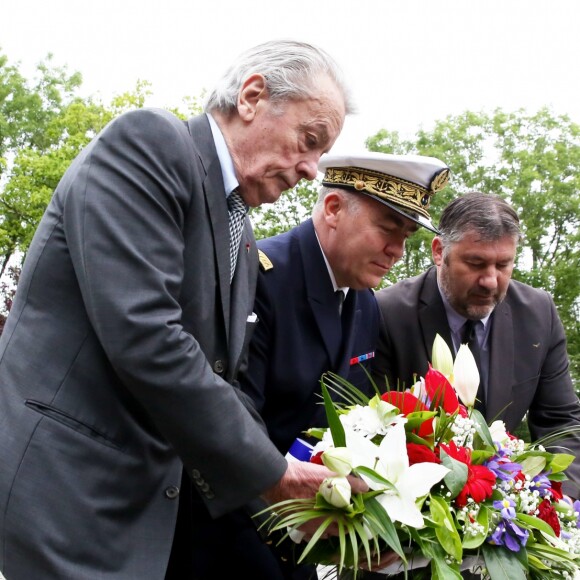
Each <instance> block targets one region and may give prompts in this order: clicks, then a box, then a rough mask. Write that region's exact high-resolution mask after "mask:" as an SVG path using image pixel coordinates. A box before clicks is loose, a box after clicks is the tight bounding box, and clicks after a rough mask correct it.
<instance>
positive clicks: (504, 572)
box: [481, 544, 526, 580]
mask: <svg viewBox="0 0 580 580" xmlns="http://www.w3.org/2000/svg"><path fill="white" fill-rule="evenodd" d="M481 550H482V553H483V557H484V560H485V566H486V568H487V570H488V572H489V575H490V576H491V579H492V580H526V572H525V569H524V568H523V566H522V564H521V562H520V561H519V560H518V558H517V557H516V555H515V554H514V553H513V552H510V551H509V550H506V549H505V548H504V547H503V546H492V545H490V544H483V545H482V546H481ZM522 550H523V548H522Z"/></svg>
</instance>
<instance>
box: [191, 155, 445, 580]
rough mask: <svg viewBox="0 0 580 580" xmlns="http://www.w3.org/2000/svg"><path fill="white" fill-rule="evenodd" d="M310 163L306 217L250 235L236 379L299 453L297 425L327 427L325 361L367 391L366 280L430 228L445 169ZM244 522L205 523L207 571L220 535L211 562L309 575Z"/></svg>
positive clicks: (428, 162)
mask: <svg viewBox="0 0 580 580" xmlns="http://www.w3.org/2000/svg"><path fill="white" fill-rule="evenodd" d="M319 168H320V170H321V171H322V172H323V173H324V178H323V180H322V183H323V187H322V188H321V190H320V194H319V198H318V201H317V203H316V204H315V206H314V208H313V212H312V218H311V219H308V220H306V221H305V222H303V223H302V224H300V225H299V226H297V227H295V228H293V229H291V230H290V231H288V232H286V233H283V234H280V235H278V236H274V237H271V238H268V239H264V240H259V241H258V248H259V254H260V273H259V276H258V286H257V290H256V301H255V304H254V312H255V313H256V315H257V317H258V323H257V325H256V327H255V330H254V334H253V336H252V340H251V343H250V355H249V358H248V366H247V368H245V369H244V370H243V371H242V372H241V373H240V377H239V378H240V385H241V388H242V390H243V391H244V392H245V393H246V394H248V395H249V396H250V397H251V398H252V399H253V400H254V402H255V405H256V408H257V410H258V411H259V412H260V413H261V415H262V417H263V419H264V422H265V424H266V427H267V429H268V433H269V435H270V438H271V439H272V441H273V442H274V444H275V445H276V447H277V448H278V449H279V450H280V451H281V452H282V453H288V452H290V454H292V456H294V457H297V458H299V459H305V460H308V458H309V452H308V443H307V442H306V441H304V439H305V438H304V436H303V432H304V431H305V430H306V429H308V428H309V427H314V426H325V425H326V420H325V415H324V410H323V408H322V406H321V404H320V403H321V398H320V397H321V389H320V378H321V376H322V375H323V373H325V372H327V371H332V372H334V373H336V374H338V375H340V376H342V377H344V378H346V379H348V380H349V381H350V382H352V383H353V384H355V385H356V386H358V387H359V388H361V389H362V390H364V391H366V392H367V393H369V394H371V390H372V389H371V385H370V382H369V380H368V376H367V374H366V373H365V369H370V367H369V363H370V362H371V361H372V358H373V356H374V354H375V347H376V343H377V340H378V322H379V313H378V309H377V305H376V301H375V298H374V292H373V290H372V288H374V287H376V286H378V285H379V283H380V281H381V279H382V278H383V276H385V274H386V273H387V272H388V271H389V270H390V268H391V267H392V266H393V265H394V264H395V263H396V262H397V261H398V260H399V259H400V258H401V257H402V256H403V252H404V248H405V241H406V239H407V238H408V237H409V236H410V235H412V233H413V232H415V231H416V230H417V229H418V227H419V225H418V224H422V225H423V226H425V227H428V228H432V225H431V222H430V219H429V213H428V207H429V201H430V198H431V196H432V195H433V193H434V192H435V191H438V190H439V189H441V188H442V187H443V186H444V185H445V183H446V182H447V177H448V168H447V166H446V165H445V164H444V163H443V162H441V161H439V160H438V159H433V158H430V157H420V156H399V155H385V154H381V153H370V152H365V153H364V154H361V155H351V156H343V155H326V156H323V158H322V159H321V162H320V164H319ZM341 294H342V297H341ZM342 298H343V299H342ZM254 527H255V524H254V523H252V520H251V518H250V517H249V515H247V514H244V513H241V512H239V513H236V514H230V515H227V516H225V517H224V518H223V519H222V520H221V521H218V522H216V523H215V525H214V526H209V527H208V534H207V535H206V537H205V540H206V541H205V542H204V540H203V539H201V538H200V543H199V544H198V545H197V546H196V551H197V552H198V553H199V554H200V558H201V559H203V560H204V561H205V562H206V563H208V564H207V570H208V575H207V576H206V578H207V579H208V580H209V579H210V578H212V576H211V571H212V570H215V568H216V564H215V562H217V561H220V560H221V561H222V562H223V557H222V556H221V550H222V549H223V544H221V543H220V539H223V538H226V537H227V538H228V541H227V542H228V546H229V548H230V550H231V551H230V553H235V554H236V557H235V558H232V559H231V560H230V562H231V564H230V565H229V567H228V564H227V563H225V564H223V565H222V572H228V573H232V574H233V573H237V574H238V575H240V576H244V575H246V576H248V577H250V578H253V579H254V580H261V579H263V580H282V579H290V578H291V579H293V580H297V579H299V578H301V579H308V578H315V577H316V575H315V568H314V567H313V566H296V565H295V562H294V560H295V555H294V554H293V551H294V550H293V548H294V545H293V544H292V542H290V541H288V542H286V544H285V546H284V547H280V546H279V547H277V548H276V547H275V546H274V544H275V543H276V541H277V539H278V538H274V539H271V538H270V542H269V543H268V544H264V543H263V542H262V541H261V540H260V537H259V536H258V534H256V532H255V530H254ZM210 529H212V530H213V531H212V532H211V533H210V532H209V530H210ZM271 548H272V549H271ZM211 562H214V564H211Z"/></svg>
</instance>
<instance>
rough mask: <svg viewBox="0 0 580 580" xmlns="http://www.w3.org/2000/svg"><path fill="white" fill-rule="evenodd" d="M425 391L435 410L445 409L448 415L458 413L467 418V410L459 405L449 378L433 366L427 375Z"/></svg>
mask: <svg viewBox="0 0 580 580" xmlns="http://www.w3.org/2000/svg"><path fill="white" fill-rule="evenodd" d="M425 389H426V391H427V394H428V395H429V398H430V399H431V404H432V406H433V407H434V408H436V407H443V409H444V411H445V412H446V413H447V414H448V415H452V414H453V413H455V412H456V411H458V412H459V414H460V415H461V416H462V417H467V409H466V408H465V407H464V406H463V405H461V404H460V403H459V399H458V398H457V393H456V392H455V389H454V388H453V387H452V386H451V383H450V382H449V381H448V380H447V377H446V376H445V375H444V374H443V373H441V372H439V371H437V370H435V369H434V368H433V367H432V366H431V364H429V370H428V371H427V374H426V375H425Z"/></svg>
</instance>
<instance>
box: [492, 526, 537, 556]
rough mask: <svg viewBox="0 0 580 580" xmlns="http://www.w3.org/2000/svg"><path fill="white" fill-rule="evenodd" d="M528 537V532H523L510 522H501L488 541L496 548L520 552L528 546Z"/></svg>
mask: <svg viewBox="0 0 580 580" xmlns="http://www.w3.org/2000/svg"><path fill="white" fill-rule="evenodd" d="M528 536H529V532H528V530H523V529H522V528H520V527H519V526H517V525H516V524H515V523H514V522H512V521H510V520H501V522H500V523H499V524H498V526H497V527H496V528H495V531H494V532H493V534H492V535H491V536H490V537H489V540H488V541H489V542H490V543H492V544H495V545H496V546H505V547H506V548H507V549H508V550H510V551H511V552H519V551H520V550H521V548H522V546H525V545H526V542H527V541H528Z"/></svg>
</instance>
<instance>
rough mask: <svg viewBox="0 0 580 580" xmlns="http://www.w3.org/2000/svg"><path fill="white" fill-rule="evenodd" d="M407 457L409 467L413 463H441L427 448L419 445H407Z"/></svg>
mask: <svg viewBox="0 0 580 580" xmlns="http://www.w3.org/2000/svg"><path fill="white" fill-rule="evenodd" d="M407 455H408V456H409V465H414V464H415V463H441V459H439V457H437V455H436V454H435V453H434V452H433V451H431V449H429V447H427V446H426V445H420V444H419V443H407Z"/></svg>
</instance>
